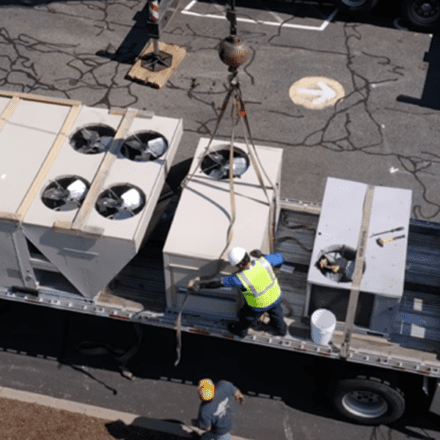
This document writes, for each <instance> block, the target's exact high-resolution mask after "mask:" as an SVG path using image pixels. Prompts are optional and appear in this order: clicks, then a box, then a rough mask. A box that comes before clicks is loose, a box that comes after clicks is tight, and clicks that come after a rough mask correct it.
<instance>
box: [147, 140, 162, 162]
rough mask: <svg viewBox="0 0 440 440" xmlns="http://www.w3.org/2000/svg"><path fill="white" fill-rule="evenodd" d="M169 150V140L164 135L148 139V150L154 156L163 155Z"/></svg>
mask: <svg viewBox="0 0 440 440" xmlns="http://www.w3.org/2000/svg"><path fill="white" fill-rule="evenodd" d="M166 150H167V142H166V140H165V139H164V138H163V137H157V138H155V139H151V140H149V141H148V147H147V151H149V152H150V153H151V154H152V155H153V156H154V157H159V156H162V154H164V153H165V151H166Z"/></svg>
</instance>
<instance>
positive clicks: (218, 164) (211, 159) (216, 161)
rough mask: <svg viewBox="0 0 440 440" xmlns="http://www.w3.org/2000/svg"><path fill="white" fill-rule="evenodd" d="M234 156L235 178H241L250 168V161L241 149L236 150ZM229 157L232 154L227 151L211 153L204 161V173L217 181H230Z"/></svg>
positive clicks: (202, 166)
mask: <svg viewBox="0 0 440 440" xmlns="http://www.w3.org/2000/svg"><path fill="white" fill-rule="evenodd" d="M233 156H234V159H233V164H232V169H233V171H234V177H240V176H241V175H243V174H244V173H245V171H246V170H247V169H248V168H249V159H248V156H247V154H246V153H245V152H244V151H242V150H240V149H239V148H234V154H233ZM229 157H230V152H229V150H227V149H221V150H216V151H211V152H210V153H208V154H207V155H206V156H205V157H204V159H203V161H202V165H201V168H202V171H203V172H204V173H205V174H207V175H208V176H210V177H212V178H214V179H216V180H221V179H229Z"/></svg>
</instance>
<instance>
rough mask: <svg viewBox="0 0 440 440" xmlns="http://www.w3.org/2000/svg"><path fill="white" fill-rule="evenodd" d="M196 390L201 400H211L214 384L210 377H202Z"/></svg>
mask: <svg viewBox="0 0 440 440" xmlns="http://www.w3.org/2000/svg"><path fill="white" fill-rule="evenodd" d="M197 390H198V392H199V396H200V398H201V399H202V400H205V401H207V400H212V399H213V397H214V394H215V385H214V383H213V382H212V380H211V379H202V380H201V381H200V382H199V387H198V388H197Z"/></svg>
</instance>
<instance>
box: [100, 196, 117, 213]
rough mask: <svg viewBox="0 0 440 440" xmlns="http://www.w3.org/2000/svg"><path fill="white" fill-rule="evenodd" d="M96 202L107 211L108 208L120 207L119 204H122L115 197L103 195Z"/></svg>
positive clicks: (101, 208)
mask: <svg viewBox="0 0 440 440" xmlns="http://www.w3.org/2000/svg"><path fill="white" fill-rule="evenodd" d="M96 204H97V205H98V207H99V209H100V210H101V211H105V210H106V209H108V208H116V209H119V206H120V205H121V203H120V202H119V201H118V200H116V199H113V198H111V197H103V198H102V199H98V201H97V202H96Z"/></svg>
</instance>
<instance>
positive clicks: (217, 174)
mask: <svg viewBox="0 0 440 440" xmlns="http://www.w3.org/2000/svg"><path fill="white" fill-rule="evenodd" d="M227 172H228V169H225V168H224V166H223V167H218V168H215V169H213V170H212V171H211V172H210V173H209V177H212V178H213V179H216V180H220V179H221V178H222V177H223V176H224V175H225V174H226V173H227Z"/></svg>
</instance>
